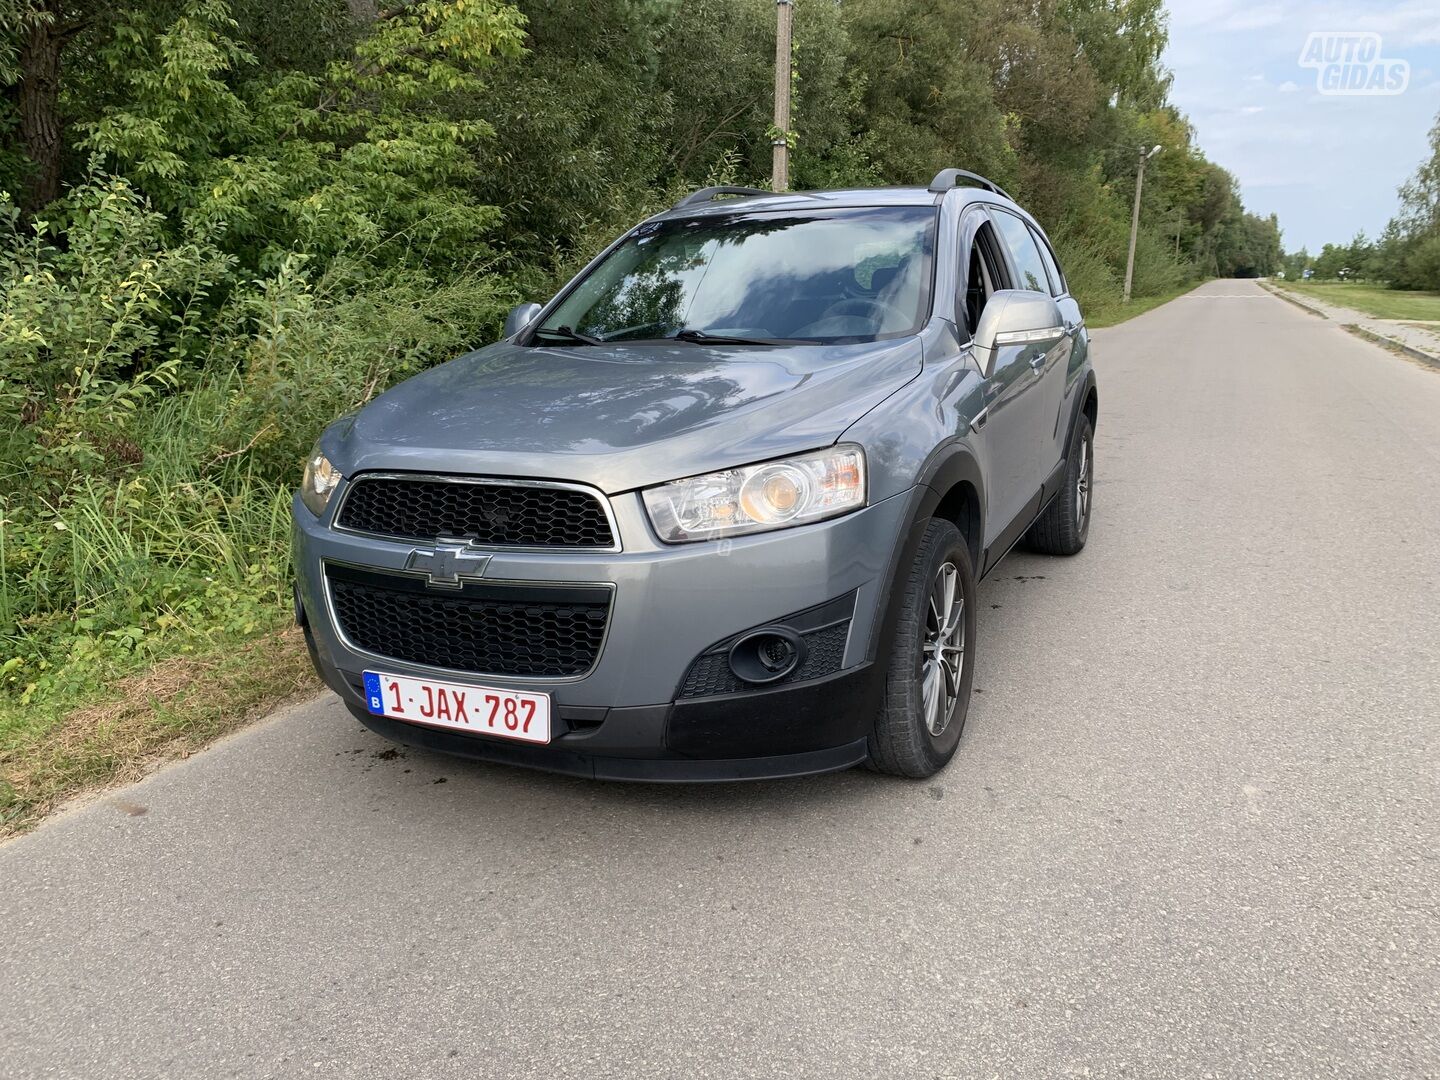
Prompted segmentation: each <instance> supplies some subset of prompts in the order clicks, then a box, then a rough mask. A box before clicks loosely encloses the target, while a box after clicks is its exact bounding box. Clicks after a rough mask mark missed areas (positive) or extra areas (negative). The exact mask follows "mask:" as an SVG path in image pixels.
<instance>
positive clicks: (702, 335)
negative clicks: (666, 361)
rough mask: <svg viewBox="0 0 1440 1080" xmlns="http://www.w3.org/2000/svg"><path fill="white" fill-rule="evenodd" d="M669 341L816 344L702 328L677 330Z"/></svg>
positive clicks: (816, 343)
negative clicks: (725, 332) (729, 333)
mask: <svg viewBox="0 0 1440 1080" xmlns="http://www.w3.org/2000/svg"><path fill="white" fill-rule="evenodd" d="M669 340H671V341H689V342H691V343H693V344H695V345H818V344H819V342H817V341H814V340H812V339H810V338H783V339H782V338H761V337H735V336H731V335H727V334H707V333H706V332H705V331H704V330H677V331H676V332H675V333H674V334H671V335H670V338H669Z"/></svg>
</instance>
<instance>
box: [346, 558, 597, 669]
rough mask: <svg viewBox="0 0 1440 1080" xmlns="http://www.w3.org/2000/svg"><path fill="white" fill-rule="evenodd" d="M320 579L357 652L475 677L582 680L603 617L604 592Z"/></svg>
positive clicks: (358, 577)
mask: <svg viewBox="0 0 1440 1080" xmlns="http://www.w3.org/2000/svg"><path fill="white" fill-rule="evenodd" d="M325 575H326V580H327V582H328V584H329V587H330V601H331V605H332V607H333V608H334V611H335V619H336V622H337V624H338V629H339V631H340V633H341V634H342V635H343V636H344V637H345V638H346V639H347V640H348V641H350V642H351V643H352V644H353V645H355V646H356V647H357V648H360V649H363V650H365V651H366V652H369V653H374V654H375V655H377V656H382V657H389V658H392V659H395V660H402V661H405V662H406V663H410V664H419V665H421V666H424V667H433V668H445V669H448V670H451V671H464V672H470V673H473V674H476V675H516V676H527V677H531V678H564V677H567V676H576V675H583V674H584V673H585V672H587V671H589V670H590V669H591V668H592V667H594V665H595V661H596V659H597V658H598V657H599V655H600V644H601V642H602V641H603V640H604V638H605V626H606V623H607V622H608V620H609V617H610V599H611V596H610V588H609V586H604V585H566V586H555V587H551V586H529V585H502V584H489V583H484V582H481V583H475V584H466V585H465V586H464V587H463V588H460V589H447V590H446V591H445V593H444V594H443V595H442V594H441V593H439V592H437V591H435V590H433V589H430V588H427V587H426V586H425V584H424V583H423V582H421V581H420V580H418V579H412V578H408V577H404V576H401V575H396V574H377V573H372V572H369V571H364V570H354V569H350V568H348V567H338V566H331V567H327V568H326V571H325Z"/></svg>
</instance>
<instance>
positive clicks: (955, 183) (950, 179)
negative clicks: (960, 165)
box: [930, 169, 1014, 202]
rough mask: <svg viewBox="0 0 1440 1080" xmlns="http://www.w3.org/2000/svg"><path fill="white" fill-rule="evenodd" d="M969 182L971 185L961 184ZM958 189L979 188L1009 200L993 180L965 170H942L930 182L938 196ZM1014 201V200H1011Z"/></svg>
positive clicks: (932, 189)
mask: <svg viewBox="0 0 1440 1080" xmlns="http://www.w3.org/2000/svg"><path fill="white" fill-rule="evenodd" d="M966 180H968V181H969V183H961V181H966ZM956 187H978V188H984V189H985V190H986V191H993V192H994V193H995V194H996V195H1003V196H1004V197H1005V198H1007V199H1009V198H1010V196H1009V195H1007V194H1006V193H1005V191H1004V189H1003V188H1001V187H1000V185H999V184H997V183H995V181H993V180H987V179H985V177H983V176H981V175H980V174H979V173H973V172H966V171H965V170H964V169H941V170H940V171H939V172H938V173H936V174H935V179H934V180H931V181H930V190H931V191H933V192H935V193H936V194H937V195H938V194H939V193H940V192H942V191H949V190H950V189H951V188H956ZM1011 201H1012V202H1013V201H1014V200H1013V199H1012V200H1011Z"/></svg>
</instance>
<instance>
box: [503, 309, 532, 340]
mask: <svg viewBox="0 0 1440 1080" xmlns="http://www.w3.org/2000/svg"><path fill="white" fill-rule="evenodd" d="M539 314H540V305H539V304H536V303H533V302H531V303H526V304H516V305H515V306H514V307H513V308H511V309H510V314H509V315H506V316H505V329H504V330H503V331H502V332H501V334H500V336H501V337H504V338H512V337H514V336H515V335H516V334H518V333H520V331H521V330H524V329H525V327H527V326H529V325H530V324H531V323H532V322H534V321H535V316H536V315H539Z"/></svg>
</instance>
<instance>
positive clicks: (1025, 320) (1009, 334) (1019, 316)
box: [975, 289, 1065, 378]
mask: <svg viewBox="0 0 1440 1080" xmlns="http://www.w3.org/2000/svg"><path fill="white" fill-rule="evenodd" d="M1064 334H1065V320H1064V319H1063V318H1061V316H1060V306H1059V305H1058V304H1056V303H1055V301H1054V300H1052V299H1051V298H1050V297H1048V296H1046V295H1044V294H1043V293H1037V292H1029V291H1027V290H1023V289H1000V290H999V291H997V292H995V293H994V294H992V295H991V297H990V299H989V301H987V302H986V304H985V310H984V311H982V312H981V313H980V325H979V326H977V327H976V328H975V352H976V354H977V355H976V359H977V360H979V361H980V368H981V370H982V371H984V373H985V377H986V378H989V377H990V376H991V375H993V374H994V373H995V357H996V354H997V352H998V350H1000V349H1002V348H1004V347H1005V346H1007V345H1032V344H1033V345H1046V346H1048V345H1050V344H1053V343H1054V342H1056V341H1058V340H1060V338H1061V337H1063V336H1064Z"/></svg>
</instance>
